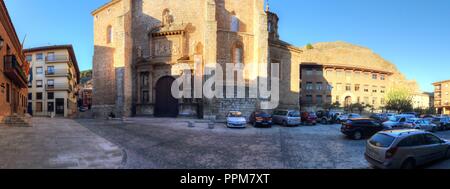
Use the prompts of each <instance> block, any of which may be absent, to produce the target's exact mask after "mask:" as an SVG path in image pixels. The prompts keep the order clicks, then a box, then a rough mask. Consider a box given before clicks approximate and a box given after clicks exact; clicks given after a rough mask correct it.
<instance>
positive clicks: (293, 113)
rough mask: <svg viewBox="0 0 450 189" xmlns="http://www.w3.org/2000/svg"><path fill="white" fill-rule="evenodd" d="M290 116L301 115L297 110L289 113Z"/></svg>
mask: <svg viewBox="0 0 450 189" xmlns="http://www.w3.org/2000/svg"><path fill="white" fill-rule="evenodd" d="M289 117H300V112H297V111H295V112H291V113H289Z"/></svg>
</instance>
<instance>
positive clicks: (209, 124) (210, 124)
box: [208, 120, 215, 129]
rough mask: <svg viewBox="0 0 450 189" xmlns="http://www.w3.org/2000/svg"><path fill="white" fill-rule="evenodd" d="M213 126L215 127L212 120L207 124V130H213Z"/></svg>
mask: <svg viewBox="0 0 450 189" xmlns="http://www.w3.org/2000/svg"><path fill="white" fill-rule="evenodd" d="M214 125H215V122H214V121H213V120H211V121H210V122H209V123H208V128H209V129H214Z"/></svg>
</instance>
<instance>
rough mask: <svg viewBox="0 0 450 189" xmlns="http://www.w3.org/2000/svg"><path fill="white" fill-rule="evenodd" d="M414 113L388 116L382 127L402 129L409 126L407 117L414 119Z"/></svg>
mask: <svg viewBox="0 0 450 189" xmlns="http://www.w3.org/2000/svg"><path fill="white" fill-rule="evenodd" d="M414 118H415V116H414V115H407V114H404V115H396V116H392V117H389V121H386V122H384V123H383V127H384V128H386V129H403V128H410V127H411V124H409V123H407V122H406V121H408V120H409V119H414Z"/></svg>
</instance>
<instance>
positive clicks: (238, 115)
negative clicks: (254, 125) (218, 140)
mask: <svg viewBox="0 0 450 189" xmlns="http://www.w3.org/2000/svg"><path fill="white" fill-rule="evenodd" d="M228 117H242V113H241V112H230V113H228Z"/></svg>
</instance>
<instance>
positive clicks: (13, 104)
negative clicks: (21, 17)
mask: <svg viewBox="0 0 450 189" xmlns="http://www.w3.org/2000/svg"><path fill="white" fill-rule="evenodd" d="M28 67H29V64H28V63H27V62H26V61H25V58H24V55H23V53H22V45H21V43H20V41H19V39H18V37H17V33H16V31H15V29H14V25H13V23H12V21H11V18H10V16H9V13H8V10H7V9H6V6H5V3H4V2H3V0H0V123H3V122H5V121H4V119H6V118H8V117H10V116H14V115H17V116H23V115H24V114H25V113H26V107H27V99H26V95H27V93H28V88H27V77H26V76H27V73H28Z"/></svg>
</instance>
